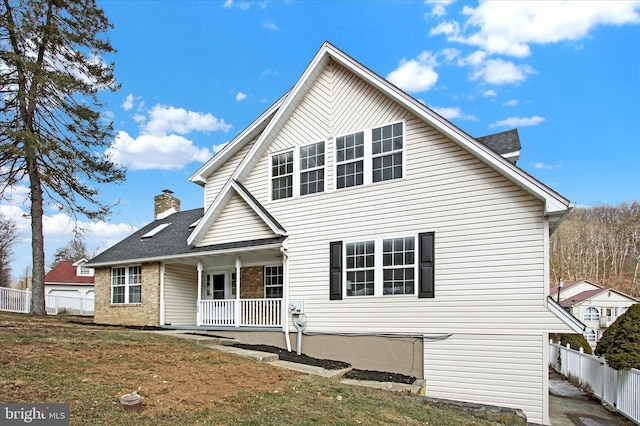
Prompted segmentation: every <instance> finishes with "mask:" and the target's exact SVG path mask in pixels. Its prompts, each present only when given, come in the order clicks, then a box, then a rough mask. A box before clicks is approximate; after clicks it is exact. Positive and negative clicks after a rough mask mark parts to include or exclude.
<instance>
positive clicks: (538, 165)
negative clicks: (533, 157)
mask: <svg viewBox="0 0 640 426" xmlns="http://www.w3.org/2000/svg"><path fill="white" fill-rule="evenodd" d="M532 165H533V167H534V168H536V169H545V170H553V169H557V168H558V167H560V166H557V165H556V166H552V165H550V164H544V163H532Z"/></svg>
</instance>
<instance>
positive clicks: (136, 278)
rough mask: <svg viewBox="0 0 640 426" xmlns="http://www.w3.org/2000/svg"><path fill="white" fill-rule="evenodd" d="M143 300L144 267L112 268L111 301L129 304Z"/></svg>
mask: <svg viewBox="0 0 640 426" xmlns="http://www.w3.org/2000/svg"><path fill="white" fill-rule="evenodd" d="M141 301H142V267H141V266H140V265H138V266H121V267H116V268H111V303H114V304H127V303H140V302H141Z"/></svg>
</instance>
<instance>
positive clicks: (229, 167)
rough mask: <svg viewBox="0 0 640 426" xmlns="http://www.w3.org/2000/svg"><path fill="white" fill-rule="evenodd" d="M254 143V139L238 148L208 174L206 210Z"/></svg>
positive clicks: (205, 193)
mask: <svg viewBox="0 0 640 426" xmlns="http://www.w3.org/2000/svg"><path fill="white" fill-rule="evenodd" d="M255 143H256V139H254V140H252V141H251V142H249V143H247V144H246V145H245V146H244V147H242V149H240V150H239V151H238V152H237V153H236V154H235V155H234V156H233V157H232V158H231V159H229V160H227V161H226V162H225V163H224V164H223V165H221V166H220V168H219V169H218V170H216V171H215V173H213V175H211V176H209V178H208V179H207V184H206V186H205V191H204V208H205V210H206V208H207V207H209V205H211V203H213V200H215V199H216V197H217V196H218V193H219V192H220V190H221V189H222V187H223V186H224V184H225V183H227V180H229V178H230V177H231V174H232V173H233V172H234V171H235V169H236V167H238V165H239V164H240V162H241V161H242V159H243V158H244V157H245V155H247V152H249V150H250V149H251V148H252V147H253V145H254V144H255Z"/></svg>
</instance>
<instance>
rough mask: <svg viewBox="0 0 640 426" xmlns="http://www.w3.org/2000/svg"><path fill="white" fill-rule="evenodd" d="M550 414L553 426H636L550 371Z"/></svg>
mask: <svg viewBox="0 0 640 426" xmlns="http://www.w3.org/2000/svg"><path fill="white" fill-rule="evenodd" d="M549 416H550V417H551V425H552V426H634V423H633V422H632V421H631V420H628V419H627V418H626V417H623V416H621V415H620V414H616V413H612V412H611V411H609V410H607V409H606V408H605V407H604V406H603V405H602V404H600V401H598V400H597V399H592V398H591V397H589V396H588V395H587V394H585V393H584V392H582V391H581V390H580V389H578V388H577V387H575V386H574V385H572V384H571V383H569V382H568V381H567V380H566V379H565V378H564V376H562V375H560V374H558V373H556V372H554V371H551V370H550V371H549Z"/></svg>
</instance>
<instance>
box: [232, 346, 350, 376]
mask: <svg viewBox="0 0 640 426" xmlns="http://www.w3.org/2000/svg"><path fill="white" fill-rule="evenodd" d="M231 346H233V347H236V348H241V349H250V350H252V351H260V352H269V353H272V354H278V356H279V357H280V359H281V360H283V361H290V362H297V363H299V364H306V365H313V366H314V367H322V368H324V369H327V370H341V369H343V368H349V367H351V364H348V363H346V362H342V361H332V360H330V359H319V358H313V357H310V356H308V355H305V354H300V355H298V354H297V353H296V352H295V351H292V352H289V351H287V350H286V349H281V348H277V347H275V346H268V345H245V344H243V343H236V344H235V345H231Z"/></svg>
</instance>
